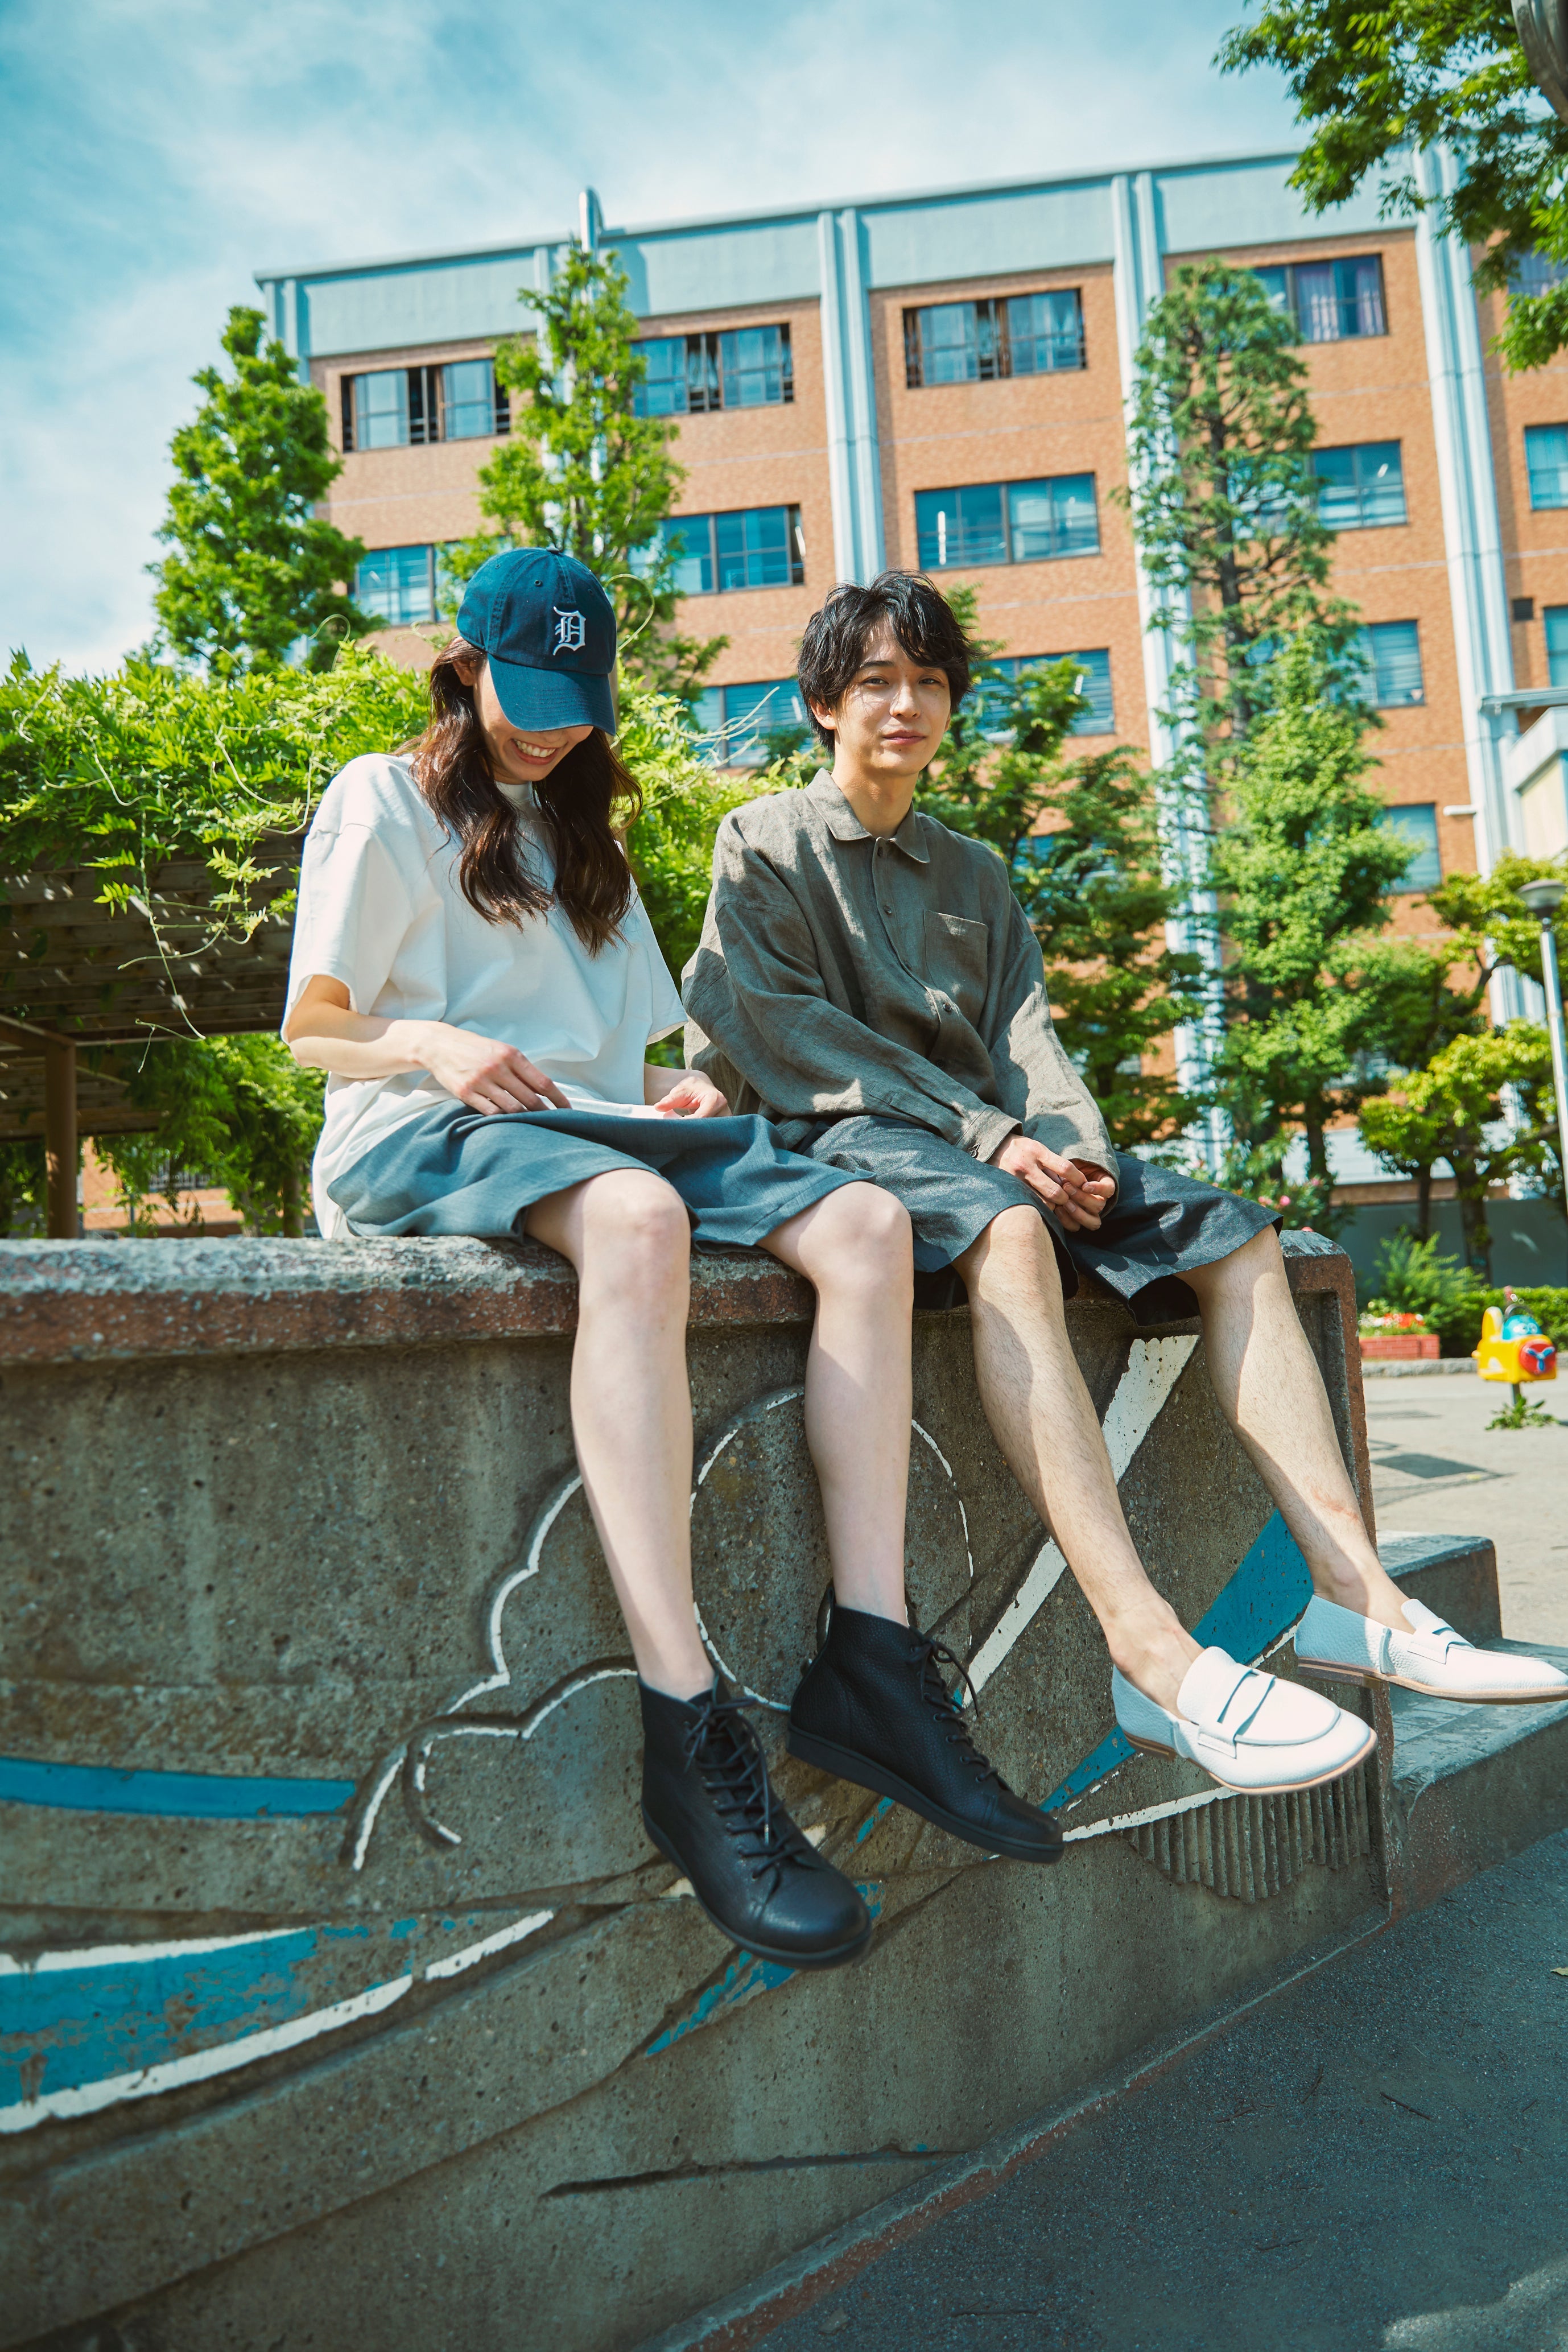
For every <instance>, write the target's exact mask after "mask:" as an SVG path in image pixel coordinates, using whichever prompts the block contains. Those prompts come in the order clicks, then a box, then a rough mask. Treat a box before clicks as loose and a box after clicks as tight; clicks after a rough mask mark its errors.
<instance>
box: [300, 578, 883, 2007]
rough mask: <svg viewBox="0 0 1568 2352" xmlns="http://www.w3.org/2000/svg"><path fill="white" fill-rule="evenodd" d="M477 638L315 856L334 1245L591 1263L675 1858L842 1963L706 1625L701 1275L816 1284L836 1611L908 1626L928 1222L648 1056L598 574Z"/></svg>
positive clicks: (599, 1377) (311, 1015)
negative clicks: (765, 1265)
mask: <svg viewBox="0 0 1568 2352" xmlns="http://www.w3.org/2000/svg"><path fill="white" fill-rule="evenodd" d="M615 657H616V628H615V619H614V615H613V614H612V611H611V608H610V604H609V600H608V599H607V597H606V596H605V593H604V590H603V589H602V588H601V587H600V586H599V583H598V582H597V581H596V580H595V578H594V576H593V574H592V573H591V572H588V571H587V570H586V569H585V567H584V565H582V564H580V563H577V562H574V561H573V560H572V559H571V558H570V557H568V556H563V555H560V554H557V553H555V552H554V551H552V550H549V549H536V548H528V549H522V550H519V551H515V552H512V553H508V554H504V555H497V556H493V557H492V558H491V559H490V561H489V562H488V563H486V564H484V565H483V566H482V568H481V569H480V570H479V572H476V574H475V575H474V578H473V580H472V581H471V583H469V586H468V593H467V594H466V596H465V597H464V599H463V604H462V608H461V610H460V612H459V614H458V636H457V637H456V638H455V639H454V640H453V641H452V642H451V643H450V644H448V645H447V646H446V647H445V648H444V649H443V651H442V652H441V654H440V656H439V657H438V658H437V662H436V665H435V667H434V668H433V670H432V671H431V674H430V720H429V724H428V726H427V727H426V730H425V732H424V734H423V735H422V736H421V737H420V739H419V740H418V741H417V743H416V744H415V745H413V746H412V747H411V748H410V749H409V750H408V751H405V752H402V753H396V754H390V753H389V754H386V755H379V754H377V755H371V756H368V757H365V758H362V759H357V760H353V761H350V762H349V765H348V766H347V767H346V768H345V769H344V770H343V771H342V774H341V775H339V776H338V777H337V778H336V779H335V780H334V782H332V784H331V787H330V788H329V790H328V792H327V793H326V795H325V797H324V799H323V800H322V803H321V808H320V809H319V811H318V812H317V814H316V818H315V822H314V824H312V825H311V828H310V837H309V839H308V841H307V843H306V845H305V855H304V861H303V866H302V870H301V873H300V903H299V914H298V917H297V919H296V926H295V935H294V950H293V960H292V964H291V968H290V971H289V1006H288V1012H287V1013H286V1015H285V1019H284V1023H283V1034H284V1036H285V1037H286V1038H287V1040H288V1042H289V1046H290V1047H291V1049H292V1051H293V1054H294V1057H295V1059H296V1060H297V1061H299V1062H301V1063H305V1064H307V1065H310V1066H313V1067H317V1068H321V1069H324V1070H326V1071H327V1072H328V1073H329V1074H330V1075H329V1078H328V1084H327V1097H326V1118H325V1123H324V1126H323V1128H322V1132H321V1144H320V1147H319V1149H318V1150H317V1153H316V1160H315V1166H314V1171H313V1178H314V1190H315V1199H316V1208H317V1216H318V1220H319V1222H320V1224H321V1231H322V1233H323V1234H325V1235H326V1236H327V1237H328V1238H329V1239H338V1238H345V1237H347V1236H349V1235H353V1234H376V1235H380V1234H477V1235H480V1236H502V1235H510V1234H523V1233H527V1234H532V1235H534V1236H535V1237H536V1238H537V1239H538V1240H540V1241H542V1242H545V1243H547V1244H549V1246H550V1247H551V1248H552V1249H556V1250H559V1251H560V1252H561V1253H562V1254H563V1255H564V1256H566V1257H568V1258H570V1259H571V1261H572V1263H573V1265H574V1266H575V1267H576V1269H577V1273H578V1276H579V1285H580V1289H579V1307H578V1325H577V1334H576V1340H575V1344H574V1354H573V1362H572V1426H573V1435H574V1441H575V1444H576V1450H577V1459H578V1463H579V1465H580V1467H581V1469H582V1473H583V1483H584V1491H585V1493H586V1495H587V1498H588V1503H589V1507H590V1508H591V1510H592V1512H593V1515H594V1521H595V1527H596V1528H597V1529H598V1532H599V1537H600V1540H601V1542H602V1543H603V1546H604V1549H605V1559H607V1561H608V1562H609V1567H610V1573H611V1576H612V1578H613V1579H614V1581H615V1586H616V1594H617V1597H618V1598H619V1601H620V1603H621V1607H622V1609H623V1611H624V1612H625V1615H626V1626H627V1630H628V1633H630V1636H631V1643H632V1648H633V1651H634V1653H635V1654H636V1658H637V1671H638V1689H639V1693H640V1696H641V1704H642V1717H643V1735H644V1757H643V1817H644V1821H645V1823H646V1825H647V1831H648V1833H649V1835H650V1837H651V1838H652V1839H653V1841H654V1843H656V1844H657V1845H658V1847H659V1848H660V1850H661V1851H662V1852H663V1853H664V1854H665V1855H666V1856H667V1857H668V1860H669V1861H671V1862H673V1863H674V1864H676V1865H677V1867H678V1868H679V1870H681V1871H682V1872H683V1873H684V1874H686V1875H687V1876H688V1877H689V1879H690V1881H691V1884H692V1886H693V1888H694V1889H695V1891H696V1893H697V1895H698V1896H699V1898H700V1901H701V1902H702V1903H703V1905H704V1906H705V1907H706V1909H707V1910H708V1912H709V1914H710V1916H711V1917H712V1918H713V1919H714V1920H715V1921H716V1923H717V1924H718V1925H719V1926H720V1927H721V1928H722V1929H723V1931H724V1933H725V1934H726V1935H727V1936H729V1937H732V1938H733V1939H734V1940H735V1941H737V1942H738V1943H740V1944H741V1945H742V1946H743V1947H744V1948H745V1949H746V1950H748V1951H750V1952H753V1953H757V1954H760V1955H762V1956H763V1957H764V1958H770V1959H774V1960H779V1961H784V1962H785V1963H788V1964H790V1965H793V1966H795V1967H813V1966H815V1967H831V1966H833V1965H835V1964H836V1963H837V1962H839V1961H842V1960H847V1959H849V1958H853V1957H854V1955H855V1954H856V1953H857V1952H858V1951H859V1950H860V1949H861V1948H862V1947H863V1946H864V1944H865V1942H866V1940H867V1938H868V1936H869V1934H870V1932H871V1920H870V1916H869V1914H868V1911H867V1909H866V1906H865V1905H864V1904H863V1903H862V1901H861V1899H860V1896H859V1895H858V1893H857V1891H856V1889H855V1888H854V1886H852V1885H850V1884H849V1882H848V1881H847V1879H845V1878H844V1877H842V1876H841V1875H840V1874H839V1873H838V1872H837V1871H836V1870H834V1869H833V1868H831V1866H830V1865H829V1864H826V1862H824V1861H823V1860H822V1858H821V1857H820V1856H819V1855H818V1854H817V1853H816V1851H815V1850H814V1848H813V1847H812V1846H811V1845H810V1844H808V1843H807V1842H806V1841H805V1838H804V1837H802V1836H801V1834H800V1833H799V1832H798V1831H797V1830H796V1829H795V1824H794V1823H793V1822H791V1820H790V1818H789V1816H788V1814H787V1813H786V1812H785V1811H784V1808H783V1807H782V1806H781V1805H780V1804H779V1802H778V1801H777V1799H776V1798H775V1797H774V1796H773V1793H772V1791H771V1790H770V1789H769V1786H768V1781H767V1772H766V1768H765V1765H764V1762H763V1754H762V1750H761V1748H760V1747H759V1745H758V1742H757V1738H756V1735H755V1733H754V1732H753V1731H752V1728H751V1726H750V1724H749V1723H748V1722H747V1721H746V1719H745V1717H743V1716H742V1714H741V1713H740V1712H739V1710H738V1703H737V1701H736V1700H735V1698H734V1697H733V1696H732V1694H731V1692H730V1691H729V1690H728V1688H727V1687H726V1685H724V1683H723V1682H722V1680H721V1678H720V1677H719V1676H718V1675H715V1673H714V1671H713V1667H712V1664H711V1662H710V1659H709V1658H708V1656H707V1654H706V1653H705V1651H704V1650H703V1647H702V1643H701V1641H700V1637H699V1634H698V1630H697V1624H696V1620H695V1612H694V1610H693V1605H692V1593H691V1566H690V1547H689V1493H690V1487H691V1451H692V1439H691V1406H690V1397H689V1389H688V1385H687V1373H686V1355H685V1328H686V1308H687V1290H688V1260H689V1244H690V1240H691V1237H692V1235H693V1234H695V1236H696V1238H697V1239H698V1240H699V1241H704V1242H712V1243H741V1244H760V1245H761V1246H762V1247H763V1248H764V1249H767V1250H771V1251H772V1252H773V1255H774V1256H775V1257H778V1258H782V1259H783V1260H784V1264H785V1265H790V1266H793V1267H795V1268H796V1269H797V1270H798V1271H799V1272H800V1273H802V1274H804V1275H805V1276H807V1278H808V1279H809V1280H810V1281H811V1282H812V1283H813V1284H814V1285H815V1286H816V1291H817V1302H818V1303H817V1318H816V1330H815V1333H814V1336H813V1345H812V1350H811V1356H810V1360H809V1365H808V1370H807V1374H806V1405H805V1411H806V1426H807V1431H808V1433H809V1436H810V1440H811V1444H812V1450H813V1454H814V1457H815V1459H816V1465H817V1469H818V1472H819V1474H820V1475H821V1479H822V1486H823V1499H824V1506H825V1511H826V1519H827V1527H828V1538H829V1544H830V1548H831V1551H832V1555H833V1560H834V1570H835V1587H836V1591H837V1596H838V1598H839V1600H840V1601H842V1602H843V1603H844V1604H845V1605H846V1606H847V1607H850V1608H855V1609H862V1610H869V1611H873V1612H876V1613H878V1614H879V1615H883V1616H889V1617H895V1618H897V1619H898V1621H899V1622H903V1617H904V1601H903V1536H904V1499H905V1490H906V1484H907V1476H908V1454H909V1438H910V1388H909V1372H908V1364H909V1347H910V1286H911V1279H912V1276H911V1266H910V1226H909V1220H908V1217H907V1216H906V1214H905V1213H904V1211H903V1210H902V1209H901V1208H900V1206H899V1204H898V1203H897V1202H894V1201H893V1200H892V1199H891V1198H890V1197H889V1195H888V1194H887V1193H885V1192H879V1190H877V1188H876V1187H875V1186H873V1185H870V1184H868V1183H864V1182H860V1181H855V1180H853V1179H851V1178H849V1177H847V1176H846V1175H845V1174H844V1173H843V1172H842V1171H836V1170H831V1169H828V1168H826V1167H819V1166H818V1165H817V1164H816V1162H815V1161H812V1160H805V1159H801V1158H796V1157H795V1155H794V1154H793V1153H790V1152H787V1151H784V1150H781V1149H780V1148H779V1146H778V1145H777V1143H776V1142H775V1140H774V1139H773V1134H772V1131H771V1129H769V1128H768V1127H767V1125H766V1123H765V1122H764V1121H763V1120H762V1119H760V1118H731V1117H729V1116H728V1115H727V1114H728V1108H729V1107H728V1105H727V1103H726V1102H725V1100H724V1097H723V1096H722V1095H721V1094H720V1093H719V1091H718V1089H717V1088H716V1087H714V1086H713V1084H712V1083H711V1081H710V1079H708V1078H706V1077H704V1076H701V1075H700V1073H699V1072H696V1071H692V1070H669V1069H662V1068H657V1067H654V1066H651V1065H649V1064H648V1063H647V1058H646V1057H647V1046H648V1044H649V1041H650V1040H651V1039H653V1038H656V1037H660V1036H664V1035H666V1034H668V1032H669V1031H671V1030H673V1029H674V1028H676V1027H677V1026H678V1025H679V1024H680V1022H681V1019H682V1013H681V1005H680V999H679V995H678V994H677V992H676V989H675V986H674V983H673V982H672V981H671V979H670V977H669V973H668V970H667V969H666V966H665V964H664V961H663V959H662V957H661V956H660V953H659V950H658V945H657V943H656V941H655V939H654V935H653V930H652V928H651V926H650V924H649V922H648V919H647V915H646V913H645V912H644V910H643V908H642V905H641V903H640V901H639V899H638V897H637V888H636V886H635V884H634V882H633V880H632V877H631V874H630V871H629V869H628V867H627V865H626V856H625V853H624V851H623V849H622V846H621V842H620V839H619V835H618V831H617V828H618V827H624V826H625V825H626V824H627V823H629V821H630V819H631V818H632V817H633V816H635V815H636V814H637V809H638V807H639V805H640V797H639V793H638V789H637V782H636V780H635V779H634V778H633V777H632V776H631V775H630V774H629V773H628V772H627V771H626V768H625V767H623V766H622V764H621V762H620V761H619V760H618V759H617V758H616V753H615V751H614V749H613V748H612V744H611V740H610V738H611V736H612V734H613V732H614V730H615V706H614V702H613V700H612V697H611V684H610V681H611V675H612V672H613V670H614V667H615Z"/></svg>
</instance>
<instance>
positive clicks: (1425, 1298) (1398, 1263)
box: [1365, 1226, 1487, 1356]
mask: <svg viewBox="0 0 1568 2352" xmlns="http://www.w3.org/2000/svg"><path fill="white" fill-rule="evenodd" d="M1372 1288H1373V1296H1372V1297H1370V1298H1369V1299H1368V1300H1367V1302H1366V1307H1365V1312H1366V1313H1367V1314H1368V1315H1419V1316H1420V1317H1421V1318H1423V1320H1424V1322H1425V1323H1426V1328H1428V1329H1429V1330H1432V1331H1436V1333H1437V1335H1438V1338H1439V1339H1440V1341H1441V1343H1442V1349H1443V1353H1444V1354H1445V1355H1446V1356H1468V1354H1469V1352H1470V1349H1472V1348H1473V1347H1474V1346H1475V1344H1476V1340H1477V1339H1478V1337H1479V1333H1480V1328H1481V1310H1482V1308H1483V1307H1485V1306H1486V1304H1487V1297H1486V1293H1485V1292H1484V1291H1483V1290H1482V1287H1481V1285H1480V1283H1479V1280H1478V1279H1477V1277H1476V1276H1475V1275H1474V1274H1472V1273H1471V1271H1470V1269H1469V1267H1468V1266H1467V1265H1461V1264H1460V1263H1459V1260H1458V1258H1457V1257H1445V1256H1443V1255H1441V1253H1440V1252H1439V1250H1438V1247H1437V1236H1436V1234H1428V1235H1427V1236H1426V1240H1425V1241H1422V1240H1420V1239H1419V1238H1418V1237H1417V1236H1416V1235H1415V1234H1414V1233H1412V1232H1411V1231H1410V1229H1409V1228H1408V1227H1407V1226H1406V1227H1405V1228H1404V1229H1403V1230H1402V1231H1400V1232H1399V1233H1396V1234H1390V1235H1389V1237H1388V1239H1387V1241H1385V1242H1384V1244H1383V1246H1382V1248H1381V1249H1380V1250H1379V1251H1378V1254H1377V1265H1376V1268H1375V1270H1374V1272H1373V1277H1372Z"/></svg>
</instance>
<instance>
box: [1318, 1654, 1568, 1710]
mask: <svg viewBox="0 0 1568 2352" xmlns="http://www.w3.org/2000/svg"><path fill="white" fill-rule="evenodd" d="M1296 1664H1298V1666H1300V1670H1301V1672H1302V1673H1303V1674H1304V1675H1311V1676H1312V1678H1313V1680H1314V1681H1315V1682H1321V1683H1360V1684H1361V1685H1363V1688H1365V1689H1370V1688H1371V1687H1372V1686H1373V1684H1374V1683H1383V1684H1384V1685H1386V1686H1389V1687H1391V1688H1393V1689H1394V1690H1407V1691H1418V1692H1419V1693H1420V1695H1421V1696H1422V1697H1423V1698H1448V1699H1452V1700H1453V1702H1454V1704H1455V1705H1456V1706H1551V1704H1552V1701H1553V1700H1554V1699H1564V1698H1568V1690H1564V1689H1563V1686H1562V1685H1561V1684H1559V1685H1558V1686H1557V1688H1556V1689H1555V1690H1527V1691H1495V1690H1494V1691H1479V1690H1478V1691H1462V1690H1439V1689H1438V1687H1437V1685H1436V1683H1418V1682H1413V1681H1412V1680H1411V1678H1410V1676H1409V1675H1380V1674H1378V1673H1377V1672H1376V1670H1375V1669H1374V1668H1373V1667H1371V1666H1336V1665H1335V1664H1333V1663H1332V1661H1331V1659H1328V1658H1298V1659H1297V1661H1296Z"/></svg>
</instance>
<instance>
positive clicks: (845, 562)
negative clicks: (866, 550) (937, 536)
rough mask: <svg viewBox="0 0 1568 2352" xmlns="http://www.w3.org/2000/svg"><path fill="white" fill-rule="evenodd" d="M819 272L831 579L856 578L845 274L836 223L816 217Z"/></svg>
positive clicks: (828, 217) (831, 218) (826, 217)
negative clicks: (825, 409) (830, 534)
mask: <svg viewBox="0 0 1568 2352" xmlns="http://www.w3.org/2000/svg"><path fill="white" fill-rule="evenodd" d="M816 256H817V268H818V270H819V273H820V276H821V280H822V388H823V393H824V395H825V398H826V407H827V489H828V496H829V498H830V499H831V500H832V505H833V576H834V578H835V579H836V580H856V579H858V577H859V567H858V550H857V548H856V543H855V541H856V531H855V484H854V475H853V467H852V465H851V460H850V455H849V384H848V370H847V366H846V364H845V357H844V284H843V277H844V273H843V271H842V270H841V269H840V268H839V265H838V222H837V217H836V216H835V215H834V214H832V213H818V215H817V216H816Z"/></svg>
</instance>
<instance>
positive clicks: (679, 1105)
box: [646, 1062, 730, 1118]
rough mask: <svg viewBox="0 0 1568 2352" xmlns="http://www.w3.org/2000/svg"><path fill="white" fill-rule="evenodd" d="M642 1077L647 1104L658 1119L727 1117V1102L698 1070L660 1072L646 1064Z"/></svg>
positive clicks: (728, 1107) (652, 1065) (711, 1082)
mask: <svg viewBox="0 0 1568 2352" xmlns="http://www.w3.org/2000/svg"><path fill="white" fill-rule="evenodd" d="M646 1076H647V1098H648V1101H649V1102H650V1103H651V1104H652V1106H653V1108H654V1109H655V1110H657V1111H658V1113H659V1115H660V1116H661V1117H662V1118H727V1117H728V1115H729V1109H730V1105H729V1103H728V1101H727V1099H726V1098H725V1097H724V1096H723V1095H721V1093H720V1091H719V1089H718V1087H716V1086H715V1085H714V1083H713V1081H712V1079H711V1078H706V1077H704V1076H703V1075H702V1073H701V1071H700V1070H661V1069H658V1068H657V1067H656V1066H654V1064H653V1063H651V1062H650V1063H649V1064H648V1065H647V1074H646ZM666 1082H668V1083H666Z"/></svg>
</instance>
